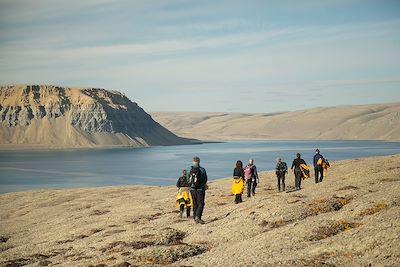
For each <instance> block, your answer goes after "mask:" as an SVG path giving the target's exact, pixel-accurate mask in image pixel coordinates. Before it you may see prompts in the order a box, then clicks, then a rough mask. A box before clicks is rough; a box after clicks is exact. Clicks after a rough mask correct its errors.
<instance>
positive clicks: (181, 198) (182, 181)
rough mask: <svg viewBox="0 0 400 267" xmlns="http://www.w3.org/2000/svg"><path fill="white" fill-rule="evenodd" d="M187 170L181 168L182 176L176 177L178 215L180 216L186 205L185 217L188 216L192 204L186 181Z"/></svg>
mask: <svg viewBox="0 0 400 267" xmlns="http://www.w3.org/2000/svg"><path fill="white" fill-rule="evenodd" d="M186 176H187V171H186V170H182V176H181V177H179V178H178V181H177V182H176V187H178V197H177V201H178V202H179V203H178V204H179V211H180V213H179V215H180V217H181V218H182V217H183V212H184V210H185V207H186V217H187V218H189V217H190V207H191V206H192V203H191V202H192V200H191V198H190V191H189V183H188V181H187V178H186Z"/></svg>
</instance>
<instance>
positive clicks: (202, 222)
mask: <svg viewBox="0 0 400 267" xmlns="http://www.w3.org/2000/svg"><path fill="white" fill-rule="evenodd" d="M197 223H199V224H205V222H204V221H203V220H202V219H197Z"/></svg>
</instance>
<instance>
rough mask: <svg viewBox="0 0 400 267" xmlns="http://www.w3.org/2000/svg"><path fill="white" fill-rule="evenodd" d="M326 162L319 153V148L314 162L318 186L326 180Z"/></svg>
mask: <svg viewBox="0 0 400 267" xmlns="http://www.w3.org/2000/svg"><path fill="white" fill-rule="evenodd" d="M324 161H325V159H324V157H323V156H322V155H321V154H320V153H319V149H318V148H317V149H316V150H315V155H314V162H313V163H314V174H315V183H316V184H318V183H320V182H322V179H323V178H324V168H323V167H322V165H323V163H324Z"/></svg>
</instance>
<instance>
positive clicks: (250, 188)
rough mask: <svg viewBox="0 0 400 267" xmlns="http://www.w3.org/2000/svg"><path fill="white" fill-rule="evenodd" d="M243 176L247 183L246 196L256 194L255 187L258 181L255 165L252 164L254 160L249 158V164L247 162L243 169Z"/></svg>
mask: <svg viewBox="0 0 400 267" xmlns="http://www.w3.org/2000/svg"><path fill="white" fill-rule="evenodd" d="M244 178H245V180H246V184H247V197H250V196H251V195H253V196H254V195H255V194H256V187H257V184H258V183H259V182H260V179H259V177H258V173H257V167H256V165H254V160H253V159H250V160H249V164H247V166H246V168H245V169H244Z"/></svg>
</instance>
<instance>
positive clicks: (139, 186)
mask: <svg viewBox="0 0 400 267" xmlns="http://www.w3.org/2000/svg"><path fill="white" fill-rule="evenodd" d="M388 157H400V154H393V155H386V156H369V157H360V158H350V159H343V160H336V161H332V162H330V164H331V165H336V164H341V163H344V162H347V161H358V160H366V159H377V160H379V159H383V158H388ZM288 167H289V166H288ZM309 167H310V173H311V176H313V175H314V172H313V170H314V168H313V167H312V166H311V165H309ZM288 171H289V172H290V169H289V170H288ZM258 173H259V175H261V176H266V175H269V176H270V175H275V171H274V170H264V171H260V172H258ZM231 179H232V178H231V177H219V178H216V179H213V180H209V182H208V184H209V185H212V184H213V183H218V182H226V181H230V180H231ZM146 188H149V189H162V188H167V189H170V188H175V186H174V185H144V184H126V185H106V186H91V187H63V188H41V189H28V190H22V191H12V192H5V193H0V197H1V196H4V195H6V194H18V193H28V194H29V193H44V192H48V191H55V192H57V191H60V192H62V191H79V190H99V191H101V190H107V189H146Z"/></svg>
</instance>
